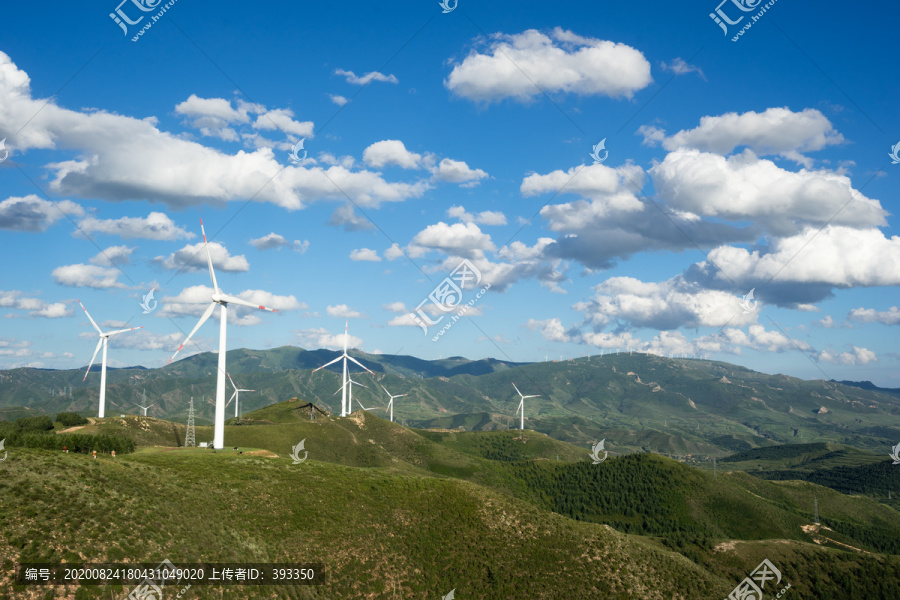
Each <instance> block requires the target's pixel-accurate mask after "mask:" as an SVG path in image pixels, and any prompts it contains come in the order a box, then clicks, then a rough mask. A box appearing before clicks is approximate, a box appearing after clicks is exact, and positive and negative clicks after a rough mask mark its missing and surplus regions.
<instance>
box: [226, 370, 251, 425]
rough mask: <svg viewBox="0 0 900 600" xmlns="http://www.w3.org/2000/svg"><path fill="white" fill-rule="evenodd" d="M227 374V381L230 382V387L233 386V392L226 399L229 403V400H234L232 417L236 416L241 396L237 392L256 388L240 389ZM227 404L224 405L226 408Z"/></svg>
mask: <svg viewBox="0 0 900 600" xmlns="http://www.w3.org/2000/svg"><path fill="white" fill-rule="evenodd" d="M225 374H226V375H228V381H230V382H231V387H233V388H234V393H233V394H232V395H231V399H230V400H229V401H228V404H231V400H234V418H235V419H236V418H237V417H238V403H239V402H240V401H241V396H240V394H239V392H255V391H256V390H242V389H238V386H236V385H234V379H232V378H231V375H229V374H228V373H225ZM228 404H226V405H225V408H228Z"/></svg>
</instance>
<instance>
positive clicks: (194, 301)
mask: <svg viewBox="0 0 900 600" xmlns="http://www.w3.org/2000/svg"><path fill="white" fill-rule="evenodd" d="M212 293H213V289H212V288H211V287H207V286H205V285H194V286H190V287H186V288H184V289H183V290H181V292H180V293H179V294H178V295H177V296H164V297H163V298H162V299H161V300H160V301H159V305H160V310H159V311H158V312H157V314H158V315H159V316H161V317H182V316H189V317H200V316H201V315H202V314H203V312H204V311H205V310H206V309H207V307H208V306H209V304H210V302H212ZM231 295H232V296H236V297H238V298H240V299H242V300H246V301H247V302H252V303H253V304H254V305H257V306H265V307H267V308H274V309H275V310H278V311H290V310H305V309H306V308H308V306H307V305H306V304H305V303H303V302H298V301H297V298H295V297H294V296H293V295H290V296H279V295H277V294H273V293H271V292H267V291H264V290H244V291H243V292H241V293H239V294H231ZM264 314H270V313H265V312H264V311H261V310H259V309H255V308H250V307H247V306H241V305H239V304H231V305H229V306H228V322H229V323H234V324H235V325H256V324H257V323H260V322H262V319H263V317H262V315H264ZM217 316H218V311H217V312H216V313H215V314H213V317H217ZM211 318H212V317H211ZM265 318H275V317H274V316H267V317H265ZM216 320H218V319H216ZM192 327H193V325H192ZM181 339H184V338H181Z"/></svg>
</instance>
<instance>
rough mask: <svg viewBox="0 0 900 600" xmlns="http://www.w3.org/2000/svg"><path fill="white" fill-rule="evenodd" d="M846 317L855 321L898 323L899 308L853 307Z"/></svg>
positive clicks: (899, 323) (899, 317)
mask: <svg viewBox="0 0 900 600" xmlns="http://www.w3.org/2000/svg"><path fill="white" fill-rule="evenodd" d="M847 319H848V320H850V321H855V322H857V323H881V324H882V325H900V308H898V307H896V306H892V307H890V308H889V309H887V310H875V309H874V308H863V307H859V308H854V309H853V310H851V311H850V313H849V314H848V315H847Z"/></svg>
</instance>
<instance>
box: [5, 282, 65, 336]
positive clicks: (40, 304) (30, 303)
mask: <svg viewBox="0 0 900 600" xmlns="http://www.w3.org/2000/svg"><path fill="white" fill-rule="evenodd" d="M0 308H11V309H15V310H27V311H29V312H28V316H30V317H43V318H46V319H58V318H60V317H71V316H72V315H73V314H75V313H74V311H73V310H72V309H71V308H69V307H68V306H66V305H65V304H63V303H62V302H53V303H49V304H48V303H46V302H44V301H43V300H41V299H39V298H29V297H27V296H25V295H24V292H20V291H18V290H10V291H4V290H0ZM2 346H4V344H2V343H0V347H2Z"/></svg>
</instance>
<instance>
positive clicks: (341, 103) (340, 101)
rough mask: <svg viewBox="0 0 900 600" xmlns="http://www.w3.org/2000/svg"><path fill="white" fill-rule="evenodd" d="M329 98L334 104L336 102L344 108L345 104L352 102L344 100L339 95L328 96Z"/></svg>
mask: <svg viewBox="0 0 900 600" xmlns="http://www.w3.org/2000/svg"><path fill="white" fill-rule="evenodd" d="M328 97H329V98H330V99H331V101H332V102H334V103H335V104H337V105H338V106H344V105H345V104H347V103H348V102H350V101H349V100H348V99H347V98H344V97H343V96H338V95H337V94H328Z"/></svg>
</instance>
